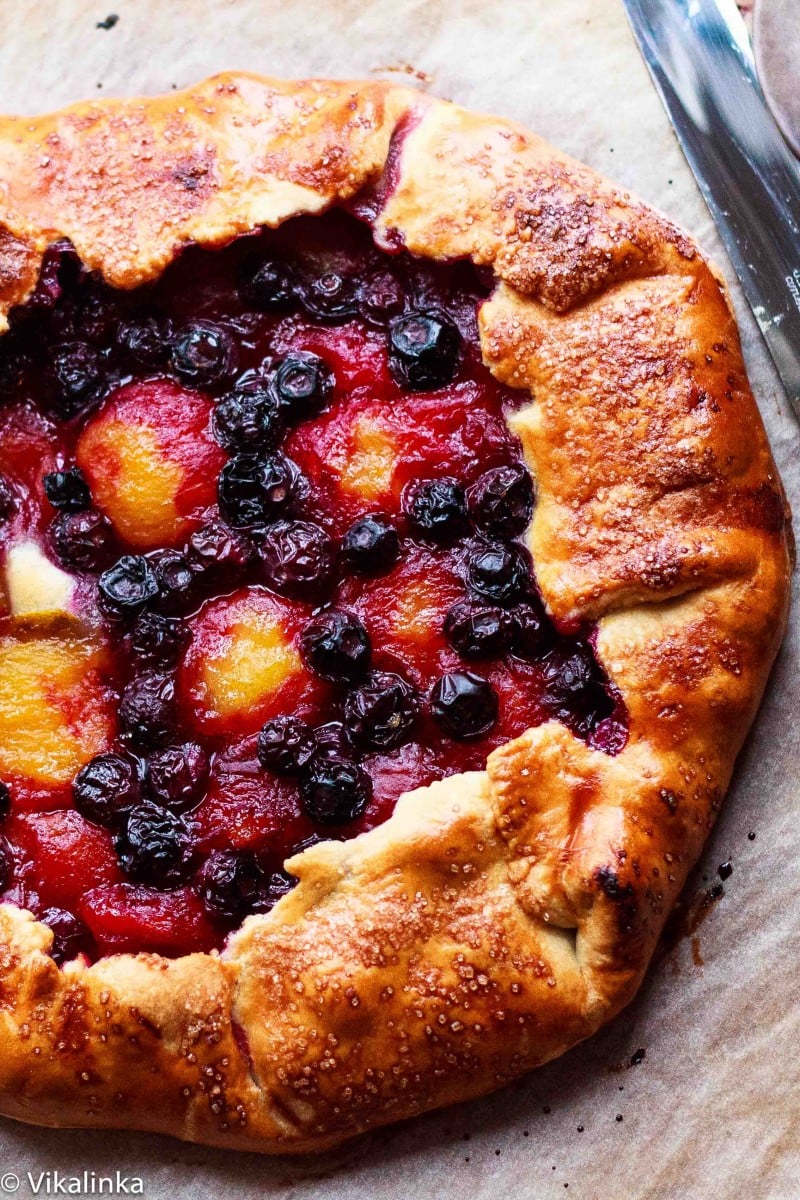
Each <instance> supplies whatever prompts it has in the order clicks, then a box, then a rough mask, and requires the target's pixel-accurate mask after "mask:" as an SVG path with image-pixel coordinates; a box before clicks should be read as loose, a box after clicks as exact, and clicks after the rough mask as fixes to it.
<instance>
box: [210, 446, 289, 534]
mask: <svg viewBox="0 0 800 1200" xmlns="http://www.w3.org/2000/svg"><path fill="white" fill-rule="evenodd" d="M300 486H301V485H300V471H299V469H298V467H297V464H296V463H294V462H293V461H292V460H291V459H290V458H287V457H286V456H285V455H284V454H269V455H264V456H259V455H256V454H237V455H236V456H235V457H234V458H232V459H230V460H229V462H227V463H226V464H225V466H224V467H223V468H222V471H221V472H220V477H219V489H218V490H219V506H220V509H221V511H222V513H223V515H224V517H225V518H226V520H228V521H229V522H230V523H231V525H234V526H237V527H247V526H251V525H263V524H266V523H268V522H269V521H274V520H276V519H277V518H278V517H280V516H283V515H285V514H286V512H287V511H288V510H289V509H290V508H291V505H292V502H293V501H294V499H295V497H296V495H297V494H298V492H299V490H300Z"/></svg>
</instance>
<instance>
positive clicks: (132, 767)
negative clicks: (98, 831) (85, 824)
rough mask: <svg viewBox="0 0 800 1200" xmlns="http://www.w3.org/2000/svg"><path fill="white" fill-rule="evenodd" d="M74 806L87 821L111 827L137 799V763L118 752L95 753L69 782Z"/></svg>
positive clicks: (117, 822)
mask: <svg viewBox="0 0 800 1200" xmlns="http://www.w3.org/2000/svg"><path fill="white" fill-rule="evenodd" d="M72 799H73V803H74V805H75V807H76V808H77V810H78V812H79V813H80V814H81V816H82V817H86V819H87V821H93V822H94V823H95V825H105V826H107V827H109V828H113V827H114V826H116V825H118V824H119V823H120V822H121V821H122V820H123V819H124V818H125V817H126V816H127V814H128V813H129V812H130V810H131V809H132V808H133V807H134V805H135V804H137V803H138V800H139V777H138V774H137V771H136V764H135V763H134V762H133V761H132V760H131V759H130V758H124V757H123V756H122V755H121V754H97V755H95V757H94V758H92V759H90V760H89V762H88V763H87V764H86V766H85V767H82V768H81V770H80V771H79V772H78V774H77V775H76V776H75V780H74V782H73V784H72Z"/></svg>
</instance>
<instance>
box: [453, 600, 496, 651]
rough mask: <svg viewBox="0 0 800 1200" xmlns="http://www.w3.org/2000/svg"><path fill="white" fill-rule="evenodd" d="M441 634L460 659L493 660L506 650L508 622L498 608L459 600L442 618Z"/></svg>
mask: <svg viewBox="0 0 800 1200" xmlns="http://www.w3.org/2000/svg"><path fill="white" fill-rule="evenodd" d="M444 633H445V637H446V638H447V640H448V641H449V642H450V645H451V646H452V647H453V649H454V650H457V651H458V653H459V654H460V655H461V656H462V658H496V657H497V656H498V655H501V654H503V653H504V651H505V650H506V649H507V647H508V640H509V634H510V622H509V619H508V616H507V614H506V613H504V612H503V610H502V609H500V608H495V607H493V606H492V605H489V604H477V603H475V602H473V601H470V600H461V601H459V602H458V603H457V604H454V605H453V607H452V608H451V609H450V611H449V612H448V614H447V616H446V617H445V622H444Z"/></svg>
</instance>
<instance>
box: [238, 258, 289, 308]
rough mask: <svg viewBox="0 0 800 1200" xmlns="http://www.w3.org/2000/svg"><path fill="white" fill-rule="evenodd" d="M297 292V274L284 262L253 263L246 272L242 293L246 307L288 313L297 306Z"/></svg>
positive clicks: (248, 265) (240, 291) (267, 260)
mask: <svg viewBox="0 0 800 1200" xmlns="http://www.w3.org/2000/svg"><path fill="white" fill-rule="evenodd" d="M295 291H296V283H295V278H294V272H293V270H292V268H291V267H290V266H289V265H288V264H287V263H285V262H281V260H280V259H276V258H265V259H262V261H261V262H259V263H254V262H253V261H252V260H251V261H250V262H248V263H247V264H246V265H245V268H244V270H243V271H242V281H241V284H240V286H239V293H240V295H241V297H242V299H243V300H244V302H245V304H249V305H250V306H251V307H252V308H257V309H258V310H259V311H260V312H285V311H286V310H287V309H289V308H291V307H292V306H293V305H294V303H295V300H296V295H295Z"/></svg>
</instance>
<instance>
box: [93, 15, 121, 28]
mask: <svg viewBox="0 0 800 1200" xmlns="http://www.w3.org/2000/svg"><path fill="white" fill-rule="evenodd" d="M118 20H119V15H118V14H117V13H109V14H108V16H107V17H106V18H105V19H104V20H102V21H98V22H97V24H96V25H95V29H113V28H114V26H115V25H116V23H117V21H118Z"/></svg>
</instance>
